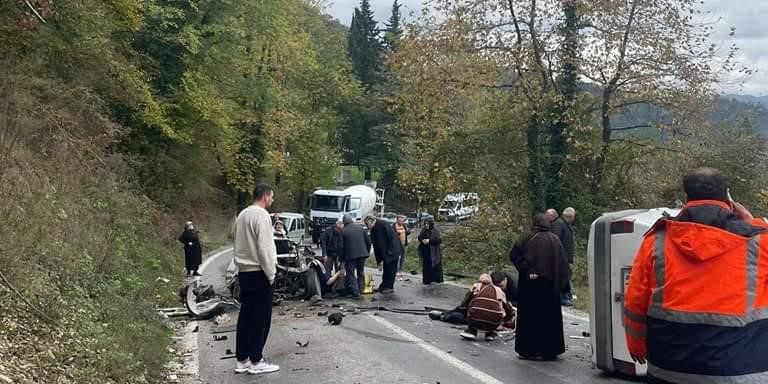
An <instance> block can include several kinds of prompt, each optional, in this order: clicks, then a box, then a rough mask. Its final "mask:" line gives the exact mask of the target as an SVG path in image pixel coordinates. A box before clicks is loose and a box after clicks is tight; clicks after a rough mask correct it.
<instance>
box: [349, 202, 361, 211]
mask: <svg viewBox="0 0 768 384" xmlns="http://www.w3.org/2000/svg"><path fill="white" fill-rule="evenodd" d="M356 209H360V199H350V200H349V210H350V211H354V210H356Z"/></svg>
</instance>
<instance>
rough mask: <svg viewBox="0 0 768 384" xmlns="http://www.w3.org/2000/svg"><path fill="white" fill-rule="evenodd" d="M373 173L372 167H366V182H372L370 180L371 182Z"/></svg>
mask: <svg viewBox="0 0 768 384" xmlns="http://www.w3.org/2000/svg"><path fill="white" fill-rule="evenodd" d="M371 173H372V171H371V167H369V166H366V167H365V176H364V177H363V179H365V181H370V180H371V177H372V176H371Z"/></svg>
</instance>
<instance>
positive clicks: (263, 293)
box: [234, 184, 280, 375]
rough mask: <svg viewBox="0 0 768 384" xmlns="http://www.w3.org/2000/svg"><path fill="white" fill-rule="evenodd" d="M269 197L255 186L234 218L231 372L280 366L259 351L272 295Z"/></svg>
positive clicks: (266, 190) (271, 194)
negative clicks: (236, 287) (236, 297)
mask: <svg viewBox="0 0 768 384" xmlns="http://www.w3.org/2000/svg"><path fill="white" fill-rule="evenodd" d="M273 198H274V192H273V191H272V187H270V186H268V185H266V184H258V185H256V187H255V188H254V190H253V203H251V205H249V206H248V207H247V208H245V209H243V210H242V212H240V214H239V215H237V220H235V249H234V258H235V264H237V267H238V280H239V283H240V304H241V306H240V315H239V316H238V318H237V335H236V338H235V349H236V352H235V354H236V355H237V356H236V357H237V363H236V364H235V373H245V372H248V373H249V374H253V375H257V374H262V373H269V372H275V371H278V370H279V369H280V366H278V365H277V364H271V363H268V362H267V361H265V360H264V356H263V354H262V353H263V351H264V345H265V344H266V343H267V336H269V328H270V326H271V324H272V294H273V291H274V282H275V273H276V272H277V250H276V248H275V240H274V237H273V236H274V235H273V233H272V219H271V218H270V216H269V213H268V212H267V208H269V206H270V205H272V200H273Z"/></svg>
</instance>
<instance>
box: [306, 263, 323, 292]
mask: <svg viewBox="0 0 768 384" xmlns="http://www.w3.org/2000/svg"><path fill="white" fill-rule="evenodd" d="M318 273H320V272H318V271H317V269H316V268H310V269H309V270H308V271H307V289H306V292H305V293H306V298H310V297H312V296H315V295H317V296H322V294H321V293H322V289H321V288H320V277H319V276H318V275H317V274H318Z"/></svg>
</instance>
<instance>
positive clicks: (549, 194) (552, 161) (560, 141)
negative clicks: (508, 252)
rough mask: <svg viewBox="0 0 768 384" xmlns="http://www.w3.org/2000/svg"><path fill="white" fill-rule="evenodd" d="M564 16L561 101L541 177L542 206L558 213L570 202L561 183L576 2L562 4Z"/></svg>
mask: <svg viewBox="0 0 768 384" xmlns="http://www.w3.org/2000/svg"><path fill="white" fill-rule="evenodd" d="M563 13H564V15H565V23H564V25H563V27H562V29H561V31H562V32H561V33H562V34H563V46H562V49H561V51H560V61H561V62H562V63H563V64H562V71H561V74H560V77H559V78H558V81H557V83H558V85H559V87H558V88H559V89H558V91H559V93H560V95H559V96H560V97H559V98H558V100H557V101H556V103H555V105H554V110H555V111H554V112H555V116H557V121H555V122H554V123H552V124H550V126H549V136H550V137H549V158H548V161H547V167H546V169H545V176H544V180H545V181H546V187H545V193H546V201H545V204H546V205H547V207H555V208H558V209H562V208H563V207H565V206H566V205H567V204H568V203H567V200H568V198H569V196H568V189H567V188H565V185H564V184H565V183H564V182H563V180H564V171H565V160H566V157H567V156H568V144H567V141H566V134H567V132H568V129H569V127H570V124H571V116H572V115H573V114H572V110H573V106H574V104H575V103H574V100H575V97H576V91H577V88H578V83H577V81H578V74H577V70H578V68H577V67H576V63H577V62H578V46H579V41H578V39H579V25H578V24H579V21H578V15H577V13H576V1H575V0H564V1H563Z"/></svg>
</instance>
